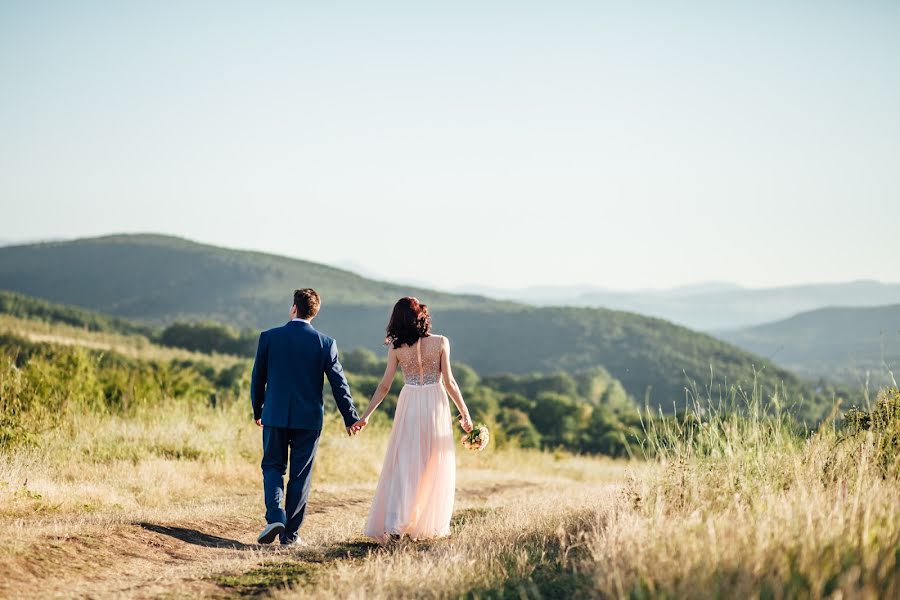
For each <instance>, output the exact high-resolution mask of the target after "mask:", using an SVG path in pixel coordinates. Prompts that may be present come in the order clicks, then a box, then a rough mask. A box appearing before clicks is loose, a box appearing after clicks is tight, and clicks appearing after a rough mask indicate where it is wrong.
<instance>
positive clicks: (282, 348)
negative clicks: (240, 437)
mask: <svg viewBox="0 0 900 600" xmlns="http://www.w3.org/2000/svg"><path fill="white" fill-rule="evenodd" d="M323 374H324V376H325V377H327V378H328V382H329V383H330V384H331V392H332V394H333V395H334V401H335V403H336V404H337V407H338V410H340V412H341V416H343V417H344V424H345V425H346V426H347V427H349V426H350V425H353V423H355V422H356V421H358V420H359V414H357V412H356V407H355V406H353V397H352V396H351V395H350V385H349V384H348V383H347V378H346V377H345V376H344V368H343V367H342V366H341V362H340V361H339V360H338V349H337V344H336V343H335V341H334V339H332V338H330V337H328V336H327V335H325V334H323V333H319V332H318V331H316V330H315V329H314V328H313V326H312V325H310V324H309V323H304V322H302V321H289V322H288V323H287V324H286V325H283V326H282V327H275V328H274V329H269V330H268V331H263V332H262V333H261V334H260V335H259V346H258V347H257V349H256V361H255V362H254V363H253V375H252V378H251V381H250V401H251V403H252V404H253V418H254V419H260V418H261V419H262V423H263V425H266V426H269V427H286V428H289V429H316V430H321V429H322V418H323V416H324V412H325V402H324V400H323V398H322V388H323V385H324V379H323Z"/></svg>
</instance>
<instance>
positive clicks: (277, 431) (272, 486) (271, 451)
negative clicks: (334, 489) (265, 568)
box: [262, 426, 321, 543]
mask: <svg viewBox="0 0 900 600" xmlns="http://www.w3.org/2000/svg"><path fill="white" fill-rule="evenodd" d="M320 433H321V432H320V431H317V430H313V429H287V428H286V427H269V426H264V427H263V459H262V472H263V487H264V489H265V496H266V522H267V523H284V532H283V533H282V534H281V542H282V543H289V542H292V541H294V540H295V539H296V538H297V535H298V533H297V532H298V530H299V529H300V526H301V525H302V524H303V517H304V515H305V514H306V501H307V500H308V499H309V487H310V483H311V475H312V466H313V460H315V458H316V450H317V449H318V447H319V434H320ZM288 448H290V467H291V470H290V475H289V477H288V485H287V498H285V497H284V496H285V494H284V474H285V471H286V470H287V468H288ZM282 500H284V508H283V509H282V508H281V504H282Z"/></svg>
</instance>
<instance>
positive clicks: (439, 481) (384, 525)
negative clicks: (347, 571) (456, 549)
mask: <svg viewBox="0 0 900 600" xmlns="http://www.w3.org/2000/svg"><path fill="white" fill-rule="evenodd" d="M442 348H443V338H442V337H441V336H438V335H432V336H428V337H424V338H419V341H418V342H416V343H415V344H413V345H412V346H401V347H400V348H398V349H397V350H396V352H397V360H398V362H399V363H400V368H401V369H402V370H403V378H404V381H405V385H404V386H403V389H402V390H400V397H399V399H398V400H397V410H396V412H395V414H394V425H393V428H392V429H391V437H390V440H389V442H388V448H387V454H386V455H385V457H384V466H383V467H382V469H381V476H380V477H379V479H378V487H377V488H376V490H375V499H374V500H373V501H372V509H371V510H370V511H369V520H368V522H367V523H366V528H365V534H366V535H368V536H371V537H375V538H379V539H384V538H386V537H387V536H389V535H391V534H395V535H409V536H410V537H413V538H425V537H436V536H444V535H448V534H449V533H450V516H451V514H452V513H453V498H454V493H455V488H456V456H455V450H454V438H453V428H452V425H451V421H452V419H451V416H450V406H449V402H448V398H447V392H446V391H445V389H444V385H443V383H442V381H441V351H442Z"/></svg>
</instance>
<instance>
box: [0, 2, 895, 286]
mask: <svg viewBox="0 0 900 600" xmlns="http://www.w3.org/2000/svg"><path fill="white" fill-rule="evenodd" d="M898 31H900V2H887V1H884V2H875V1H865V0H861V1H857V2H850V1H842V2H831V1H827V0H815V1H807V2H801V1H786V0H784V1H777V2H759V1H757V2H714V1H709V2H669V1H660V2H641V1H627V2H626V1H621V2H600V1H597V2H564V1H553V2H524V1H515V2H485V1H479V2H423V1H416V2H403V3H393V2H383V1H378V2H339V1H329V2H317V3H312V2H305V3H303V2H265V3H248V2H244V3H237V2H191V1H186V2H174V1H171V2H170V1H153V2H149V1H148V2H143V3H140V2H84V1H80V2H64V1H58V2H36V1H27V2H12V1H9V0H7V1H5V2H3V3H2V4H0V81H2V85H3V91H2V93H0V132H2V133H0V202H2V212H0V214H2V217H0V240H10V239H11V240H24V239H36V238H71V237H80V236H88V235H99V234H106V233H112V232H137V231H152V232H162V233H170V234H176V235H181V236H186V237H189V238H193V239H197V240H200V241H205V242H210V243H215V244H221V245H227V246H233V247H241V248H254V249H261V250H266V251H271V252H276V253H280V254H287V255H290V256H297V257H303V258H307V259H311V260H316V261H322V262H327V263H345V262H348V261H350V262H353V263H356V264H359V265H362V266H364V267H365V268H367V269H369V270H371V271H374V272H377V273H380V274H382V275H383V276H384V277H387V278H391V279H397V280H410V279H418V280H427V281H431V282H433V283H434V284H436V285H440V286H442V287H452V286H456V285H459V284H465V283H481V284H495V285H498V286H524V285H531V284H555V283H560V284H561V283H589V284H596V285H602V286H607V287H613V288H633V287H664V286H669V285H677V284H684V283H691V282H698V281H703V280H729V281H736V282H739V283H742V284H745V285H754V286H758V285H772V284H784V283H792V282H807V281H840V280H847V279H854V278H877V279H882V280H891V281H900V260H898V257H900V236H898V235H897V233H896V232H897V228H898V225H900V35H898Z"/></svg>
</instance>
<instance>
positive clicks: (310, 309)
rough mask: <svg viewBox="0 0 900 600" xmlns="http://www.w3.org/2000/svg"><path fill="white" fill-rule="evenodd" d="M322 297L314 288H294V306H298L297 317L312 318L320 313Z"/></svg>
mask: <svg viewBox="0 0 900 600" xmlns="http://www.w3.org/2000/svg"><path fill="white" fill-rule="evenodd" d="M321 305H322V299H321V298H319V293H318V292H317V291H316V290H314V289H312V288H303V289H300V290H294V306H296V307H297V317H298V318H300V319H312V318H313V317H314V316H316V315H317V314H319V306H321Z"/></svg>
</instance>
